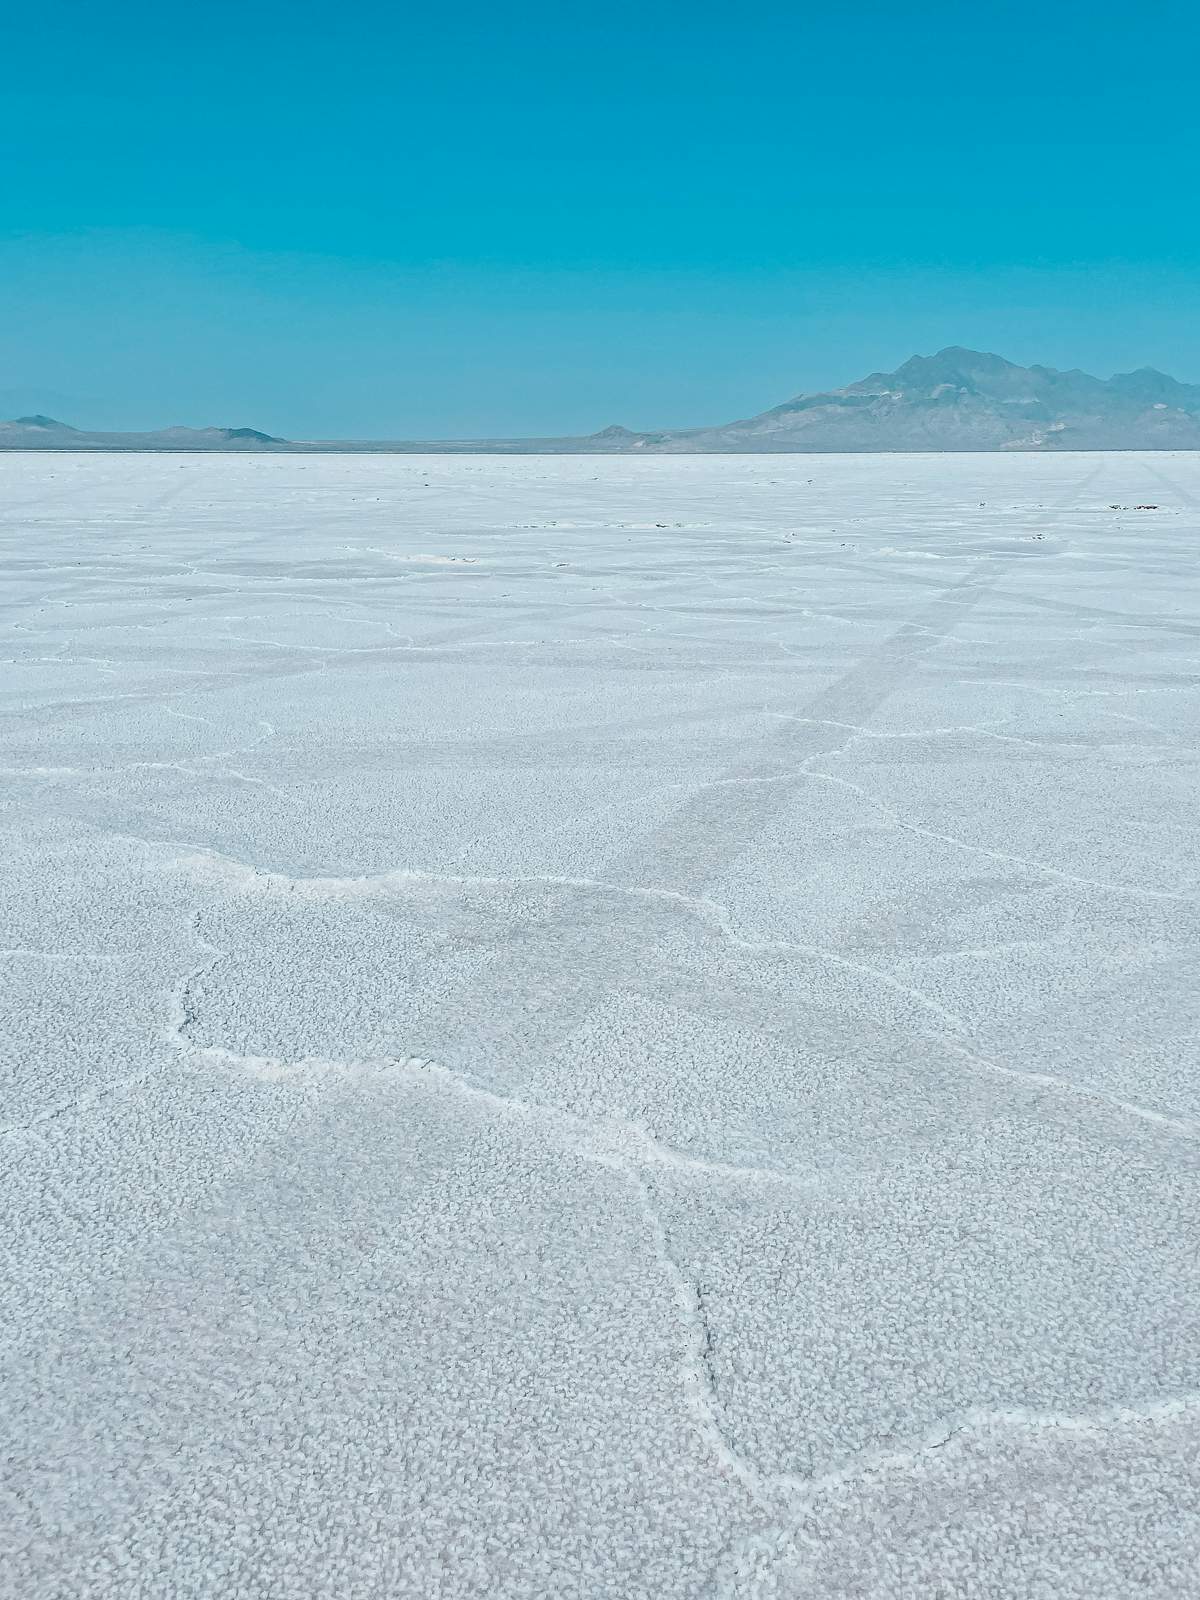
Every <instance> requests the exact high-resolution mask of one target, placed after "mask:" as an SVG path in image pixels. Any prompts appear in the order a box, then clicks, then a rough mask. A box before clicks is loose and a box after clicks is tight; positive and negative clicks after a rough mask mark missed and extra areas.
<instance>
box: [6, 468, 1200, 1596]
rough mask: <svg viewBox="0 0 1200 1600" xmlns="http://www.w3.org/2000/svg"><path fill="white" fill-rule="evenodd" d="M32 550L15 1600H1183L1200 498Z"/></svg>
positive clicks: (788, 511) (29, 493) (405, 473)
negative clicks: (939, 1599) (1145, 1599)
mask: <svg viewBox="0 0 1200 1600" xmlns="http://www.w3.org/2000/svg"><path fill="white" fill-rule="evenodd" d="M1143 505H1150V506H1153V507H1155V509H1152V510H1135V509H1133V508H1134V507H1136V506H1143ZM1114 508H1116V509H1114ZM1121 508H1125V509H1121ZM0 530H2V543H0V573H2V575H3V592H2V599H3V613H2V619H0V620H2V623H3V637H2V654H3V658H4V670H3V681H2V691H0V692H2V701H0V710H2V712H3V725H2V726H3V733H2V750H0V765H2V768H3V773H2V787H3V816H2V819H0V820H2V822H3V825H4V853H3V889H2V891H0V947H2V958H0V979H2V981H3V984H4V999H3V1002H2V1015H3V1032H2V1036H0V1050H2V1052H3V1056H4V1058H5V1077H4V1079H3V1109H2V1118H3V1122H4V1135H5V1136H4V1139H3V1141H2V1146H0V1148H2V1150H3V1158H4V1159H3V1165H2V1171H3V1197H2V1201H0V1227H2V1229H3V1239H4V1248H5V1255H6V1260H5V1266H4V1286H5V1287H4V1294H3V1297H2V1302H0V1332H2V1335H3V1354H4V1371H3V1384H2V1388H0V1455H2V1457H3V1480H2V1494H0V1550H2V1551H3V1561H2V1564H0V1593H3V1594H4V1595H5V1596H20V1597H21V1600H48V1597H54V1600H62V1597H88V1600H95V1597H119V1600H127V1597H139V1600H140V1597H156V1600H167V1597H171V1600H175V1597H188V1600H190V1597H197V1600H200V1597H203V1600H235V1597H236V1600H293V1597H294V1600H324V1597H329V1600H358V1597H364V1600H365V1597H370V1600H382V1597H391V1596H421V1597H434V1600H442V1597H457V1596H478V1597H483V1596H488V1597H499V1600H510V1597H511V1600H518V1597H539V1600H562V1597H575V1596H578V1597H585V1596H587V1597H592V1596H597V1597H620V1600H625V1597H641V1596H645V1597H651V1596H653V1597H656V1600H658V1597H661V1600H670V1597H688V1600H699V1597H700V1596H715V1597H724V1600H749V1597H751V1596H755V1597H764V1600H792V1597H795V1600H799V1597H802V1596H803V1597H806V1600H814V1597H815V1600H835V1597H836V1600H843V1597H845V1600H849V1597H856V1600H857V1597H872V1600H896V1597H907V1596H917V1597H925V1596H934V1595H937V1596H956V1597H957V1596H966V1597H987V1600H993V1597H994V1600H1027V1597H1034V1596H1036V1597H1047V1600H1076V1597H1078V1600H1108V1597H1124V1596H1133V1595H1137V1596H1147V1595H1151V1596H1161V1597H1168V1596H1169V1597H1172V1600H1178V1597H1179V1596H1182V1595H1185V1594H1195V1593H1197V1592H1198V1590H1200V1578H1198V1577H1197V1569H1198V1563H1200V1258H1198V1253H1197V1241H1198V1239H1200V1216H1198V1213H1200V1187H1198V1185H1197V1168H1198V1160H1197V1157H1198V1153H1200V1145H1198V1143H1197V1139H1198V1136H1200V1070H1198V1065H1197V1039H1198V1038H1200V985H1198V983H1197V957H1198V954H1200V913H1198V907H1197V892H1198V877H1200V829H1198V825H1197V816H1198V810H1197V800H1198V792H1197V791H1198V784H1197V759H1198V756H1200V741H1198V739H1197V734H1198V732H1200V720H1198V711H1200V582H1198V579H1197V554H1198V551H1200V458H1197V457H1195V456H1186V455H1178V456H1172V455H1109V456H1103V455H1097V456H1067V455H1062V456H1048V457H1037V456H1024V455H1018V456H973V457H968V456H962V457H946V456H941V457H939V456H927V457H916V456H908V457H903V456H896V457H882V458H880V457H875V458H870V457H837V458H830V457H790V458H775V459H771V458H750V457H726V458H719V457H700V458H692V459H687V458H683V459H680V458H676V459H664V458H659V459H644V460H638V459H634V460H630V459H614V458H602V459H586V458H567V457H559V458H530V457H526V458H513V459H499V458H461V457H460V458H417V457H393V458H386V457H353V456H349V457H332V458H320V459H316V458H304V457H253V456H247V457H237V458H233V457H224V458H222V457H209V458H205V457H180V456H158V457H140V456H97V457H85V456H18V455H12V456H6V457H0Z"/></svg>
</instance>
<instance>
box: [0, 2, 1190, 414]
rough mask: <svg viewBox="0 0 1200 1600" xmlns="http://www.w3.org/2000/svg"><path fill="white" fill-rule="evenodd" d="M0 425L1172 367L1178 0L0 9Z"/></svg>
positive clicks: (1181, 333) (747, 399) (693, 407)
mask: <svg viewBox="0 0 1200 1600" xmlns="http://www.w3.org/2000/svg"><path fill="white" fill-rule="evenodd" d="M0 90H2V96H3V98H2V106H0V133H2V136H3V149H4V152H5V153H4V156H3V161H2V164H0V173H2V178H0V306H2V311H0V415H11V414H12V410H13V409H17V408H19V409H22V410H28V409H30V408H31V406H32V407H34V408H36V409H42V410H51V411H56V412H57V413H58V414H60V415H62V416H63V417H64V420H67V421H72V422H76V423H81V424H85V425H91V426H107V427H138V426H154V425H161V424H167V423H172V422H188V423H193V424H208V423H220V424H227V425H246V424H248V425H252V426H257V427H262V428H266V429H268V430H269V431H271V432H278V433H284V434H290V435H292V436H293V437H306V436H307V437H315V436H337V435H341V436H350V435H373V436H378V437H386V436H391V437H410V438H411V437H438V436H442V437H445V436H472V435H474V436H479V435H487V434H536V433H543V432H549V433H569V432H576V431H590V430H592V429H594V428H598V427H601V426H603V425H605V424H607V423H610V422H623V423H626V424H628V425H630V426H635V427H636V426H655V425H662V426H667V425H688V424H698V423H712V422H718V421H723V420H727V419H729V418H731V417H735V416H740V415H746V414H748V413H751V412H754V411H758V410H761V409H763V408H764V407H765V406H768V405H771V404H774V403H776V402H778V401H780V400H782V399H785V398H787V397H788V396H789V395H791V394H794V393H796V392H797V391H799V390H802V389H814V388H823V387H830V386H833V385H837V384H840V383H846V382H850V381H852V380H854V379H855V378H858V377H861V376H863V375H864V374H865V373H867V372H869V371H871V370H874V369H877V368H889V367H892V366H894V365H896V364H898V363H899V362H900V361H902V360H903V359H905V358H906V357H907V356H909V355H910V354H912V353H913V352H914V351H922V352H927V351H930V350H933V349H936V348H938V347H939V346H941V345H945V344H966V345H972V346H977V347H981V348H984V349H992V350H997V351H999V352H1000V353H1001V354H1004V355H1007V356H1009V357H1010V358H1011V359H1013V360H1017V361H1022V362H1028V361H1044V362H1047V363H1049V364H1051V365H1055V366H1076V365H1078V366H1082V367H1085V368H1087V369H1088V370H1092V371H1096V372H1098V373H1099V374H1101V375H1102V376H1107V375H1108V374H1109V373H1110V372H1112V371H1114V370H1120V369H1128V368H1130V367H1134V366H1140V365H1144V364H1150V365H1153V366H1159V367H1162V368H1163V369H1164V370H1166V371H1169V372H1172V373H1174V374H1175V375H1176V376H1177V377H1181V378H1185V379H1190V380H1192V381H1200V178H1198V172H1200V109H1198V108H1200V7H1198V6H1197V5H1196V4H1195V3H1194V0H1193V3H1182V0H1169V3H1166V4H1157V3H1154V0H1150V3H1149V4H1141V5H1138V6H1131V5H1129V4H1124V3H1116V0H1095V3H1093V4H1090V5H1082V4H1076V3H1073V0H1067V3H1063V4H1058V5H1052V4H1048V3H1044V0H1043V3H1036V4H1035V3H1025V0H1022V3H1015V4H1007V5H995V4H992V5H989V4H987V3H986V0H985V3H969V0H960V3H955V4H948V3H943V0H931V3H926V4H909V5H898V4H883V3H879V0H855V3H853V4H851V3H839V0H829V3H828V4H824V5H821V6H814V5H810V4H807V3H805V0H791V3H790V4H779V3H775V0H766V3H759V4H757V5H745V6H735V5H731V4H729V3H728V0H723V3H721V4H711V3H709V0H695V3H693V4H690V5H686V6H685V5H680V4H676V3H674V0H666V3H662V4H655V3H653V0H645V3H644V4H642V5H633V4H629V3H627V0H604V3H602V4H598V5H594V6H590V7H584V6H573V5H571V4H568V3H565V0H564V3H562V4H555V5H550V4H543V3H540V0H539V3H528V0H525V3H522V0H512V3H510V4H508V5H505V4H502V3H496V0H493V3H490V4H487V5H484V4H481V3H479V0H459V3H457V4H455V5H446V6H441V7H436V6H434V7H431V6H428V5H425V6H422V7H420V8H419V9H418V8H414V7H410V6H408V5H406V4H404V3H403V0H400V3H398V4H394V5H376V4H359V5H354V4H345V5H341V6H337V5H331V4H329V3H324V4H321V5H319V6H318V5H313V4H309V3H307V0H298V3H291V4H287V5H284V4H281V3H278V0H243V3H241V4H239V5H237V6H233V5H229V4H226V3H224V0H218V3H215V4H208V5H203V4H201V5H196V6H189V7H182V6H176V7H166V6H163V5H162V4H155V5H148V4H143V3H142V0H119V3H116V4H113V5H111V6H109V5H96V4H94V3H93V4H88V5H83V4H79V3H77V0H67V3H65V4H61V3H60V4H57V5H53V6H41V7H35V6H34V5H32V4H28V3H27V4H24V5H22V6H20V7H16V6H14V7H13V8H12V11H11V14H9V15H8V16H6V18H5V21H4V24H3V48H2V52H0Z"/></svg>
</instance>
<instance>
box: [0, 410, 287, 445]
mask: <svg viewBox="0 0 1200 1600" xmlns="http://www.w3.org/2000/svg"><path fill="white" fill-rule="evenodd" d="M280 445H282V446H286V445H287V440H286V439H276V438H274V437H272V435H271V434H269V433H260V432H259V431H258V429H257V428H159V429H157V430H156V431H154V432H151V433H95V432H91V431H88V430H84V429H80V428H72V427H71V425H70V424H69V423H67V422H59V421H57V420H56V419H55V418H54V417H43V416H33V417H17V418H15V420H14V421H12V422H0V450H189V451H190V450H254V449H258V448H260V447H263V446H267V447H272V446H280Z"/></svg>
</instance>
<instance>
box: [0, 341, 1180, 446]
mask: <svg viewBox="0 0 1200 1600" xmlns="http://www.w3.org/2000/svg"><path fill="white" fill-rule="evenodd" d="M0 449H6V450H47V449H50V450H53V449H58V450H164V451H172V450H173V451H221V450H282V451H300V452H321V451H363V452H373V451H378V452H388V451H394V452H397V453H412V452H426V451H427V452H433V453H443V454H450V453H456V452H463V453H471V452H477V453H478V452H504V453H511V454H522V453H529V454H534V453H557V454H566V453H578V452H586V453H596V454H628V453H642V454H688V453H695V452H702V453H741V452H754V453H757V452H776V453H813V452H822V451H827V452H856V451H862V452H887V451H963V450H980V451H994V450H1017V451H1020V450H1030V451H1058V450H1198V449H1200V384H1190V383H1181V382H1180V381H1179V380H1178V379H1176V378H1173V377H1170V376H1169V375H1168V374H1166V373H1163V372H1159V371H1157V370H1156V369H1155V368H1153V367H1140V368H1138V369H1136V370H1135V371H1133V372H1124V373H1115V374H1114V375H1113V376H1112V377H1111V378H1096V377H1093V376H1092V375H1091V374H1090V373H1087V372H1083V371H1081V370H1080V369H1079V368H1077V367H1076V368H1071V369H1069V370H1066V371H1060V370H1059V369H1058V368H1056V367H1047V366H1040V365H1033V366H1029V367H1022V366H1018V365H1017V364H1016V363H1015V362H1012V361H1008V360H1006V359H1005V357H1003V356H999V355H996V354H994V353H992V352H990V351H980V350H970V349H967V348H966V347H965V346H962V345H947V346H946V347H945V348H944V349H942V350H939V351H936V352H935V353H934V354H933V355H914V356H911V357H910V358H909V359H908V360H907V361H905V362H903V363H902V364H901V365H900V366H899V367H897V368H896V369H895V371H894V372H873V373H870V374H868V376H867V377H865V378H860V379H859V380H858V381H857V382H855V383H851V384H847V385H846V386H845V387H844V388H841V389H830V390H822V391H817V392H806V393H801V394H798V395H795V396H793V397H792V398H791V399H790V400H785V401H783V402H781V403H780V404H779V405H776V406H772V407H770V408H769V409H768V410H766V411H760V412H757V413H756V414H755V415H753V416H750V417H744V418H741V419H739V420H737V421H734V422H728V423H722V424H718V425H717V426H715V427H701V428H667V429H661V430H654V431H647V430H637V429H631V428H625V427H623V426H621V425H620V424H619V423H613V424H611V425H610V426H608V427H606V428H601V429H600V430H599V431H598V432H597V433H594V434H589V435H586V436H584V437H569V438H568V437H564V438H544V439H470V440H468V439H457V440H456V439H450V440H379V439H357V440H356V439H340V440H333V439H325V440H290V439H281V438H277V437H275V436H273V435H271V434H267V433H263V432H261V431H260V430H258V429H256V428H245V427H240V428H183V427H175V428H163V429H159V430H151V431H148V432H143V433H116V432H93V431H88V430H83V429H74V428H72V427H71V426H70V425H69V424H67V423H64V422H58V421H56V420H55V419H54V418H51V417H46V416H41V415H37V416H29V417H21V418H18V419H16V420H15V421H13V422H0Z"/></svg>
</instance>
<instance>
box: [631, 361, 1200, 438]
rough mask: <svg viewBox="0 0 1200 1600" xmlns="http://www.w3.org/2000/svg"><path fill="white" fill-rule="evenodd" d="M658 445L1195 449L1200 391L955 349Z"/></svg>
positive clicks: (1155, 376)
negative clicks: (1021, 364)
mask: <svg viewBox="0 0 1200 1600" xmlns="http://www.w3.org/2000/svg"><path fill="white" fill-rule="evenodd" d="M648 437H649V438H653V439H654V444H653V446H652V448H655V449H659V450H661V449H671V450H678V449H689V450H1195V449H1200V384H1187V383H1179V382H1177V381H1176V380H1175V379H1174V378H1169V377H1167V376H1166V375H1165V374H1164V373H1161V372H1155V371H1154V370H1153V369H1152V368H1150V367H1144V368H1142V370H1141V371H1139V372H1128V373H1119V374H1118V375H1117V376H1116V377H1114V378H1109V379H1107V380H1105V379H1102V378H1093V377H1091V376H1089V374H1088V373H1086V372H1080V371H1078V370H1073V371H1071V372H1058V371H1056V370H1055V368H1053V367H1039V366H1034V367H1019V366H1016V365H1015V364H1014V363H1013V362H1011V361H1005V360H1004V358H1003V357H1002V356H996V355H987V354H984V353H982V352H980V351H978V350H964V349H962V348H960V347H958V346H955V345H952V346H950V347H949V348H948V349H946V350H939V351H938V353H937V355H934V356H913V357H912V359H911V360H909V361H906V362H905V363H904V365H903V366H901V367H898V368H897V369H896V371H895V372H873V373H872V374H871V375H870V377H868V378H863V379H862V380H861V382H859V383H852V384H850V385H849V386H848V387H847V388H845V389H834V390H831V391H829V392H828V393H825V394H802V395H798V396H797V397H796V398H795V399H794V400H787V401H785V402H784V404H783V405H780V406H774V407H772V409H771V410H770V411H763V412H761V413H760V414H759V415H758V416H755V417H749V418H747V419H746V420H744V421H741V422H731V423H727V424H725V425H724V426H723V427H717V428H700V429H694V430H689V431H688V432H687V433H673V434H668V435H664V436H660V437H655V436H648Z"/></svg>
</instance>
